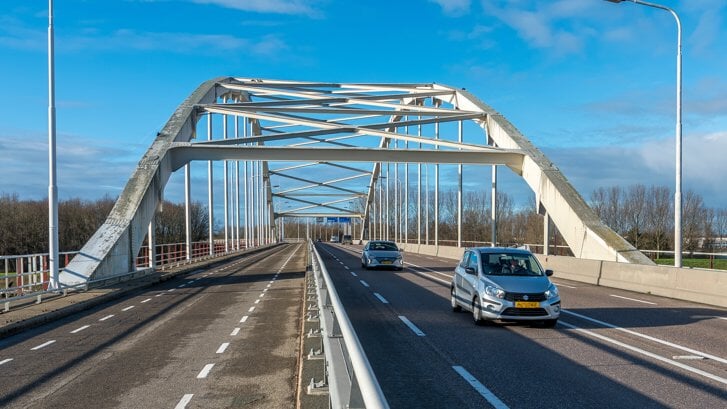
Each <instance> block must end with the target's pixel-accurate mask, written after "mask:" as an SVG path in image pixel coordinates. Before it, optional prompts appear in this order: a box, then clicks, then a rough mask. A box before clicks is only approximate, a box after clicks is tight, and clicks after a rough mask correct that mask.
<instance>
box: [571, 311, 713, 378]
mask: <svg viewBox="0 0 727 409" xmlns="http://www.w3.org/2000/svg"><path fill="white" fill-rule="evenodd" d="M559 322H560V323H561V324H563V325H565V326H566V327H568V328H572V329H574V330H576V331H580V332H583V333H584V334H588V335H590V336H592V337H595V338H598V339H601V340H603V341H606V342H610V343H612V344H615V345H618V346H620V347H622V348H626V349H628V350H631V351H634V352H637V353H639V354H642V355H646V356H648V357H650V358H653V359H656V360H657V361H661V362H664V363H667V364H670V365H674V366H676V367H679V368H682V369H684V370H686V371H689V372H692V373H695V374H697V375H702V376H704V377H705V378H709V379H712V380H713V381H717V382H720V383H723V384H725V385H727V378H722V377H719V376H717V375H713V374H711V373H709V372H705V371H703V370H701V369H697V368H693V367H691V366H689V365H684V364H683V363H681V362H677V361H674V360H671V359H668V358H664V357H663V356H660V355H657V354H654V353H651V352H649V351H645V350H643V349H641V348H637V347H635V346H631V345H628V344H625V343H623V342H621V341H617V340H615V339H613V338H609V337H606V336H603V335H600V334H596V333H595V332H592V331H588V330H586V329H583V328H579V327H576V326H575V325H572V324H569V323H567V322H563V321H562V320H561V321H559Z"/></svg>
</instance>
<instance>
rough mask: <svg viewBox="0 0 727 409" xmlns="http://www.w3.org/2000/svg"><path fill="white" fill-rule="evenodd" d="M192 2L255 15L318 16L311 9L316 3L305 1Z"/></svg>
mask: <svg viewBox="0 0 727 409" xmlns="http://www.w3.org/2000/svg"><path fill="white" fill-rule="evenodd" d="M192 2H193V3H199V4H213V5H216V6H220V7H225V8H231V9H236V10H242V11H252V12H256V13H275V14H300V15H306V16H309V17H319V16H320V12H319V11H317V10H316V9H315V8H314V7H313V4H314V3H316V2H314V1H305V0H192Z"/></svg>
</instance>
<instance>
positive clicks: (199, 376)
mask: <svg viewBox="0 0 727 409" xmlns="http://www.w3.org/2000/svg"><path fill="white" fill-rule="evenodd" d="M214 366H215V364H207V365H205V366H204V368H202V370H201V371H199V374H197V379H204V378H206V377H207V375H209V374H210V371H211V370H212V368H213V367H214Z"/></svg>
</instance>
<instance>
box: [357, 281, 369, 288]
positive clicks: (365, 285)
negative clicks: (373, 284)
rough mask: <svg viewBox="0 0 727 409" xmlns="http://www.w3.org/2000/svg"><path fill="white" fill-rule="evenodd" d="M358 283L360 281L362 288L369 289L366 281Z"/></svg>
mask: <svg viewBox="0 0 727 409" xmlns="http://www.w3.org/2000/svg"><path fill="white" fill-rule="evenodd" d="M358 281H360V282H361V285H362V286H364V287H366V288H369V283H367V282H366V281H364V280H358Z"/></svg>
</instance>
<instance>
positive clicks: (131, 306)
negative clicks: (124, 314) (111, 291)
mask: <svg viewBox="0 0 727 409" xmlns="http://www.w3.org/2000/svg"><path fill="white" fill-rule="evenodd" d="M132 308H134V306H133V305H130V306H128V307H126V308H124V309H123V310H121V311H129V310H130V309H132Z"/></svg>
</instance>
